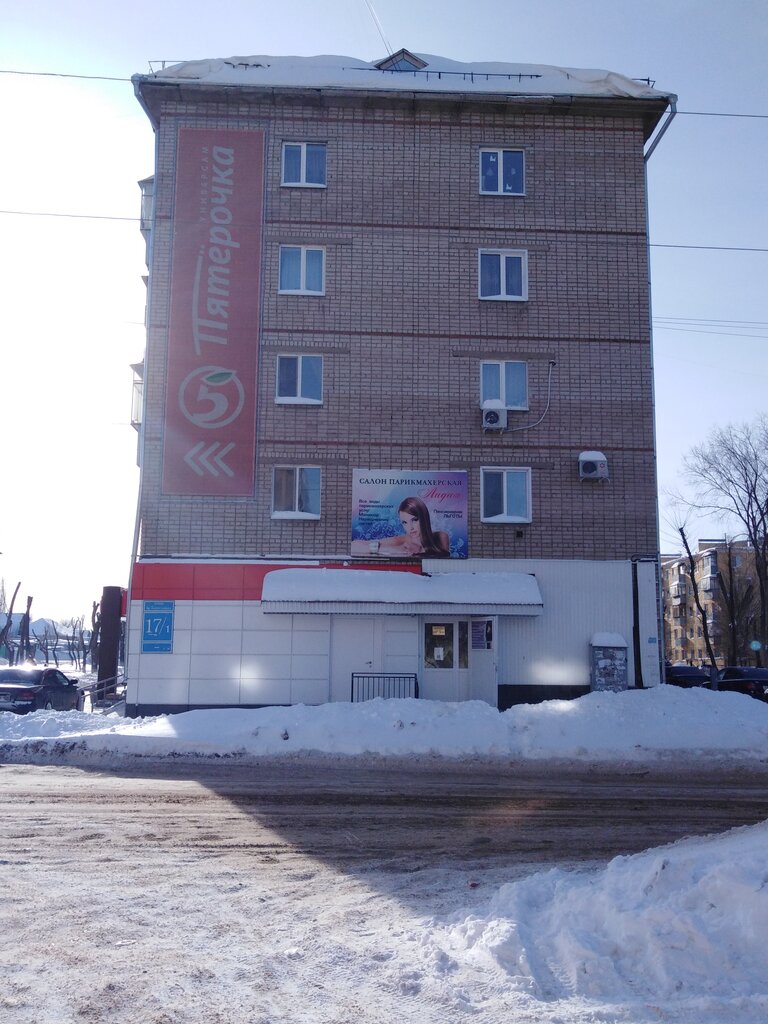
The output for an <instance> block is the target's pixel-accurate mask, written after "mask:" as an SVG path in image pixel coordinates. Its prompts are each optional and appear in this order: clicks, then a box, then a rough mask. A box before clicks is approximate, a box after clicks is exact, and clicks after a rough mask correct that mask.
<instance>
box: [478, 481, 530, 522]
mask: <svg viewBox="0 0 768 1024" xmlns="http://www.w3.org/2000/svg"><path fill="white" fill-rule="evenodd" d="M480 519H481V520H482V521H483V522H484V523H530V521H531V471H530V469H492V468H488V469H481V470H480Z"/></svg>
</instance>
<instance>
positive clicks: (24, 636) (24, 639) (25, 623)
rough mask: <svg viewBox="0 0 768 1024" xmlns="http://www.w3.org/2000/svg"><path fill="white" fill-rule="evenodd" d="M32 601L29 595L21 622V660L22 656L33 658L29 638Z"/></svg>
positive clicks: (28, 658)
mask: <svg viewBox="0 0 768 1024" xmlns="http://www.w3.org/2000/svg"><path fill="white" fill-rule="evenodd" d="M32 601H33V598H31V597H29V595H27V607H26V609H25V611H24V614H23V615H22V616H21V622H20V623H19V661H21V659H22V658H23V659H24V660H25V661H27V660H30V659H31V658H32V643H31V641H30V639H29V624H30V622H31V621H32Z"/></svg>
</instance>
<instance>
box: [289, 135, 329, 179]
mask: <svg viewBox="0 0 768 1024" xmlns="http://www.w3.org/2000/svg"><path fill="white" fill-rule="evenodd" d="M280 184H281V185H297V186H299V187H301V188H325V143H324V142H284V143H283V174H282V179H281V182H280Z"/></svg>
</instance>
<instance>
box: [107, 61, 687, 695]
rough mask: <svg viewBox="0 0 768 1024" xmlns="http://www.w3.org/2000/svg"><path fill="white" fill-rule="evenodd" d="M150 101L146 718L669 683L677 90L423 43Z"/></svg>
mask: <svg viewBox="0 0 768 1024" xmlns="http://www.w3.org/2000/svg"><path fill="white" fill-rule="evenodd" d="M134 86H135V90H136V95H137V98H138V100H139V102H140V103H141V105H142V106H143V108H144V110H145V111H146V113H147V115H148V117H149V120H150V122H151V124H152V127H153V129H154V132H155V136H156V166H155V169H154V175H153V176H152V177H151V178H148V179H147V180H146V181H145V182H143V183H142V190H143V195H144V200H145V205H144V208H143V217H142V226H143V229H144V232H145V236H146V237H147V239H148V246H147V254H148V268H149V275H148V282H149V286H148V308H147V347H146V356H145V360H144V363H143V365H142V366H141V367H139V368H137V391H138V393H139V394H140V395H141V397H142V403H143V404H142V409H141V411H140V412H139V411H137V412H136V414H135V420H136V422H137V425H138V426H139V429H140V465H141V490H140V498H139V521H140V531H139V534H138V536H137V545H136V557H135V564H134V567H133V572H132V579H131V583H130V593H129V621H128V625H129V630H128V664H127V675H128V701H127V703H128V713H129V714H149V713H158V712H164V711H180V710H187V709H190V708H198V707H216V706H244V707H259V706H266V705H274V704H295V703H306V704H319V703H324V702H326V701H335V700H350V699H358V698H360V697H365V696H375V695H392V694H406V695H416V693H418V695H419V696H420V697H422V698H426V699H439V700H447V701H458V700H467V699H481V700H485V701H487V702H489V703H491V704H492V705H494V706H498V707H500V708H503V707H507V706H509V705H511V704H514V703H518V702H523V701H531V700H541V699H545V698H547V697H570V696H577V695H580V694H583V693H585V692H587V691H588V690H589V689H590V687H596V686H598V687H600V686H607V687H612V688H617V687H621V686H624V685H626V686H640V685H646V686H648V685H654V684H655V683H657V682H658V681H659V678H660V676H659V671H660V646H661V645H660V643H659V614H658V607H659V604H658V542H657V512H656V477H655V446H654V423H653V417H654V410H653V381H652V360H651V338H650V318H649V288H648V276H649V268H648V238H647V228H646V180H645V157H646V155H647V153H648V151H649V147H650V145H652V144H654V143H653V140H654V139H658V137H659V133H660V132H663V130H664V128H665V127H666V125H667V123H668V120H669V117H670V114H669V111H670V108H672V109H673V108H674V96H672V95H670V94H668V93H664V92H661V91H658V90H657V89H655V88H654V87H653V86H652V85H650V84H649V83H645V82H636V81H633V80H630V79H628V78H625V77H623V76H621V75H617V74H614V73H609V72H604V71H578V70H574V69H561V68H553V67H540V66H537V65H524V64H461V63H458V62H455V61H451V60H448V59H446V58H443V57H437V56H431V55H424V54H419V55H416V54H412V53H410V52H408V51H406V50H402V51H400V52H399V53H397V54H394V55H392V56H390V57H387V58H386V59H384V60H382V61H379V62H374V63H369V62H366V61H362V60H357V59H354V58H346V57H315V58H312V57H307V58H302V57H267V56H264V57H234V58H231V59H229V60H201V61H192V62H188V63H182V64H177V65H174V66H172V67H167V68H166V67H162V68H158V69H157V70H155V71H153V72H152V73H151V74H145V75H137V76H135V77H134ZM665 115H666V118H665Z"/></svg>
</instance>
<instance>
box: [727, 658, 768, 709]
mask: <svg viewBox="0 0 768 1024" xmlns="http://www.w3.org/2000/svg"><path fill="white" fill-rule="evenodd" d="M717 688H718V690H733V691H734V692H736V693H746V694H747V696H748V697H757V699H758V700H766V701H768V668H754V667H753V666H751V665H726V667H725V668H724V669H721V670H720V676H719V680H718V684H717Z"/></svg>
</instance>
